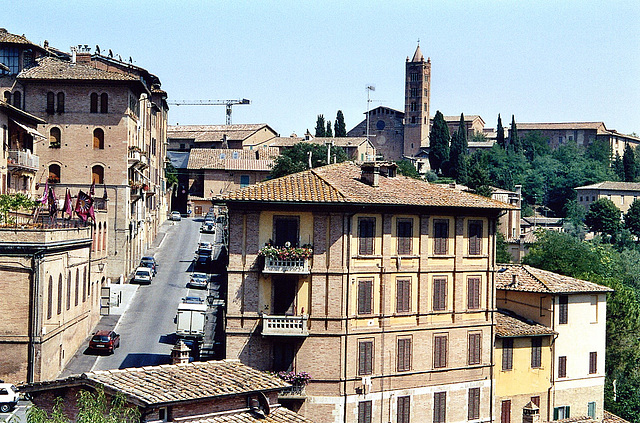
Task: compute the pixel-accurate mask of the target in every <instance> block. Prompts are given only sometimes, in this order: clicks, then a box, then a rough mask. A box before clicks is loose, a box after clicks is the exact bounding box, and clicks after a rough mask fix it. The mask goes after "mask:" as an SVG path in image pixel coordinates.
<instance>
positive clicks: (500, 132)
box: [496, 113, 508, 150]
mask: <svg viewBox="0 0 640 423" xmlns="http://www.w3.org/2000/svg"><path fill="white" fill-rule="evenodd" d="M496 142H497V143H498V145H499V146H500V147H502V149H503V150H506V149H507V147H508V145H507V143H506V141H505V138H504V128H503V127H502V119H501V118H500V113H498V128H497V130H496Z"/></svg>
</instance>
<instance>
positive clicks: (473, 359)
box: [467, 332, 482, 365]
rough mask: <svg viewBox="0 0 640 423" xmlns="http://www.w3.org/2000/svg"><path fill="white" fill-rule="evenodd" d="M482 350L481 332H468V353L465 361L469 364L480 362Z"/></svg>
mask: <svg viewBox="0 0 640 423" xmlns="http://www.w3.org/2000/svg"><path fill="white" fill-rule="evenodd" d="M481 352H482V334H481V333H480V332H472V333H469V354H468V357H467V363H468V364H469V365H473V364H480V356H481Z"/></svg>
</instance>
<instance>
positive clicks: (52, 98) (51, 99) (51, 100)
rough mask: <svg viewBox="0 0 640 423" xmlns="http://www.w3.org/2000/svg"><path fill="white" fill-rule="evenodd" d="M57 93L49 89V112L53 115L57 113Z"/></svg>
mask: <svg viewBox="0 0 640 423" xmlns="http://www.w3.org/2000/svg"><path fill="white" fill-rule="evenodd" d="M55 103H56V95H55V94H54V93H52V92H51V91H49V92H48V93H47V113H48V114H50V115H52V114H54V113H55V111H56V110H55Z"/></svg>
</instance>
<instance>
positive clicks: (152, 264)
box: [138, 257, 158, 276]
mask: <svg viewBox="0 0 640 423" xmlns="http://www.w3.org/2000/svg"><path fill="white" fill-rule="evenodd" d="M138 267H149V268H151V270H153V276H155V275H156V273H158V262H157V261H156V259H155V258H153V257H142V258H141V259H140V266H138Z"/></svg>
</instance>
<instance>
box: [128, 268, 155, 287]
mask: <svg viewBox="0 0 640 423" xmlns="http://www.w3.org/2000/svg"><path fill="white" fill-rule="evenodd" d="M151 279H153V269H151V268H150V267H138V268H137V269H136V273H134V275H133V279H132V282H137V283H145V284H147V285H148V284H150V283H151Z"/></svg>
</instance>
